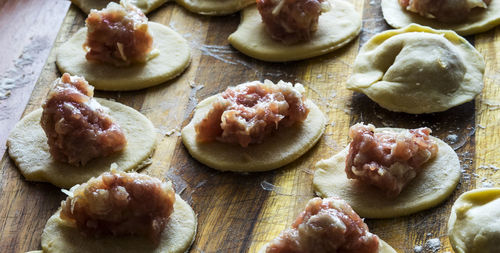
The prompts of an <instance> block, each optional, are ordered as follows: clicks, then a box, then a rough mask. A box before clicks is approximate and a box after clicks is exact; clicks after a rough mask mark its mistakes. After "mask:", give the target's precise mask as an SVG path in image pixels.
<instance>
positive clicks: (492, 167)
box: [478, 164, 500, 172]
mask: <svg viewBox="0 0 500 253" xmlns="http://www.w3.org/2000/svg"><path fill="white" fill-rule="evenodd" d="M478 169H491V170H493V171H495V172H497V171H498V170H500V168H499V167H497V166H495V165H493V164H487V165H481V166H479V167H478Z"/></svg>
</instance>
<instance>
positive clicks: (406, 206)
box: [313, 128, 461, 218]
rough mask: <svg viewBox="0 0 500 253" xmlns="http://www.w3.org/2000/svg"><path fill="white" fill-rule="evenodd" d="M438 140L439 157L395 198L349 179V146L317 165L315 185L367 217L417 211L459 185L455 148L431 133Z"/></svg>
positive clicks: (396, 129) (317, 192)
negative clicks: (347, 169)
mask: <svg viewBox="0 0 500 253" xmlns="http://www.w3.org/2000/svg"><path fill="white" fill-rule="evenodd" d="M384 130H385V131H387V130H390V131H403V130H404V129H398V128H377V129H375V131H384ZM431 138H432V139H433V140H434V141H436V142H437V144H438V148H439V150H438V153H437V155H436V158H434V159H433V160H431V161H429V162H427V163H426V164H425V165H424V167H423V168H422V172H421V173H420V174H418V175H417V177H415V178H414V179H413V181H411V182H410V183H409V184H408V185H407V186H406V188H405V189H403V191H402V192H401V194H400V195H399V196H398V197H397V198H395V199H388V198H386V197H385V195H384V193H383V192H382V191H380V190H379V189H377V188H375V187H373V186H371V185H367V184H363V183H361V182H359V181H358V180H352V179H348V178H347V176H346V174H345V160H346V156H347V154H348V152H349V146H347V147H346V148H345V149H344V150H342V151H341V152H339V153H338V154H336V155H334V156H332V157H331V158H329V159H325V160H321V161H319V162H318V163H317V164H316V166H315V172H314V178H313V187H314V190H315V192H316V194H317V195H318V196H320V197H323V198H326V197H331V196H338V197H340V198H342V199H344V200H345V201H347V203H349V205H351V207H352V208H353V209H354V211H356V213H358V214H359V216H361V217H363V218H392V217H398V216H404V215H408V214H412V213H416V212H419V211H422V210H425V209H428V208H431V207H433V206H436V205H438V204H439V203H441V202H442V201H444V200H445V199H446V198H447V197H448V196H449V195H450V194H451V193H452V192H453V191H454V190H455V188H456V185H457V184H458V181H459V180H460V175H461V168H460V162H459V160H458V156H457V154H456V153H455V151H453V149H452V148H451V147H450V146H449V145H448V144H446V143H445V142H443V141H441V140H440V139H438V138H436V137H433V136H431Z"/></svg>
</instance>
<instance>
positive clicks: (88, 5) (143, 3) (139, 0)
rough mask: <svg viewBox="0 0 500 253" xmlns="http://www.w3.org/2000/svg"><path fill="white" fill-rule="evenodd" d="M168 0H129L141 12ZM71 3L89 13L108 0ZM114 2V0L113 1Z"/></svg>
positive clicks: (83, 0)
mask: <svg viewBox="0 0 500 253" xmlns="http://www.w3.org/2000/svg"><path fill="white" fill-rule="evenodd" d="M167 1H168V0H131V1H130V2H131V3H133V4H135V5H136V6H137V7H138V8H139V9H141V11H142V12H144V13H145V14H147V13H148V12H151V11H153V10H154V9H156V8H158V7H160V6H161V5H162V4H164V3H166V2H167ZM71 2H72V3H73V4H75V5H76V6H78V8H80V9H81V10H82V11H83V12H85V13H87V14H89V13H90V10H91V9H97V10H100V9H103V8H105V7H106V6H107V5H108V3H110V2H111V1H109V0H71ZM115 2H116V1H115Z"/></svg>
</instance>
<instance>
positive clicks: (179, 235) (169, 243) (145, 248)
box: [42, 194, 197, 253]
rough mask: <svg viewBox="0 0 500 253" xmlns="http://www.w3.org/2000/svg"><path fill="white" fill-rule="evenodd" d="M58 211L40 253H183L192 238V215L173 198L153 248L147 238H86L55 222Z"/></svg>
mask: <svg viewBox="0 0 500 253" xmlns="http://www.w3.org/2000/svg"><path fill="white" fill-rule="evenodd" d="M59 212H60V209H59V210H58V211H57V212H56V213H55V214H54V215H52V216H51V217H50V218H49V220H48V221H47V224H46V225H45V228H44V230H43V234H42V248H43V252H54V253H58V252H73V253H78V252H81V253H84V252H93V253H100V252H102V253H113V252H116V253H127V252H131V253H132V252H144V253H146V252H158V253H160V252H161V253H182V252H187V250H188V249H189V247H190V246H191V244H192V243H193V241H194V238H195V234H196V227H197V222H196V215H195V213H194V211H193V209H192V208H191V207H190V206H189V204H188V203H186V202H185V201H184V200H182V199H181V198H180V196H179V195H177V194H176V195H175V203H174V212H173V213H172V214H171V216H170V218H169V221H168V223H167V225H166V226H165V230H164V231H163V233H162V235H161V240H160V243H159V245H158V246H157V247H155V246H154V244H153V243H151V241H150V240H149V239H148V238H144V237H137V236H135V237H134V236H124V237H105V238H100V239H94V238H89V237H86V236H83V235H82V234H80V232H79V231H78V230H77V229H76V228H75V227H73V226H72V225H71V224H68V223H67V222H66V221H64V220H62V219H61V218H59Z"/></svg>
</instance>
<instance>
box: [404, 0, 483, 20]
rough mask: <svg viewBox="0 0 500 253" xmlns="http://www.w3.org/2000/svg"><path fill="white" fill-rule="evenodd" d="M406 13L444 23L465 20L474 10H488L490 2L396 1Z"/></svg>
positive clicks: (480, 0)
mask: <svg viewBox="0 0 500 253" xmlns="http://www.w3.org/2000/svg"><path fill="white" fill-rule="evenodd" d="M398 1H399V4H400V5H401V6H402V7H403V8H405V9H406V10H408V11H411V12H415V13H418V14H419V15H421V16H424V17H427V18H436V19H437V20H439V21H441V22H445V23H457V22H461V21H463V20H465V19H467V17H468V15H469V13H470V12H471V10H472V9H474V8H477V7H478V8H488V5H489V4H490V2H491V0H398Z"/></svg>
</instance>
